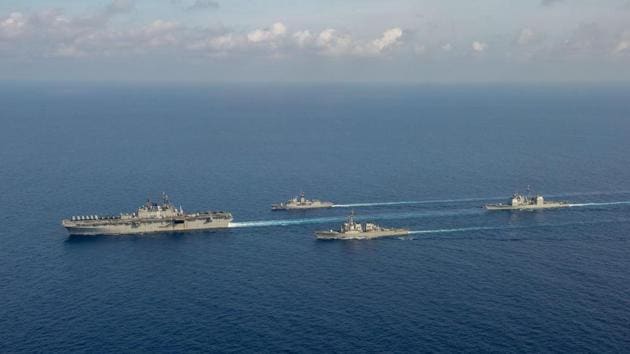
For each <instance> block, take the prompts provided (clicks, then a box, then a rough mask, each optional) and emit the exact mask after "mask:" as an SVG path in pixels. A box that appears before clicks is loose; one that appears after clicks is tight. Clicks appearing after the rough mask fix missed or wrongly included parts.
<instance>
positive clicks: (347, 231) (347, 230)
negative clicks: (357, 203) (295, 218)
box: [315, 211, 409, 240]
mask: <svg viewBox="0 0 630 354" xmlns="http://www.w3.org/2000/svg"><path fill="white" fill-rule="evenodd" d="M408 234H409V230H408V229H388V228H385V227H381V226H379V225H376V224H373V223H365V225H361V224H360V223H357V222H355V221H354V211H353V212H352V214H350V216H348V219H347V220H346V222H344V223H343V225H341V229H340V230H339V231H335V230H328V231H316V232H315V236H316V237H317V239H318V240H367V239H372V238H378V237H388V236H404V235H408Z"/></svg>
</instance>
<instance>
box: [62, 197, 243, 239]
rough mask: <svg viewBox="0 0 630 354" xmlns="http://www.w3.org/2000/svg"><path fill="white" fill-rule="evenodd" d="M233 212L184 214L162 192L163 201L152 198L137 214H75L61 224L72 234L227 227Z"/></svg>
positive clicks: (114, 233) (131, 232) (108, 233)
mask: <svg viewBox="0 0 630 354" xmlns="http://www.w3.org/2000/svg"><path fill="white" fill-rule="evenodd" d="M231 221H232V214H230V213H228V212H224V211H204V212H194V213H184V210H183V209H182V208H181V206H180V207H179V209H177V208H176V207H175V206H173V204H171V202H170V201H169V200H168V196H167V195H166V194H163V195H162V203H161V204H158V203H153V202H151V201H150V200H147V202H146V203H145V204H144V205H142V206H141V207H140V208H138V210H137V211H136V212H134V213H123V214H120V215H116V216H99V215H88V216H73V217H71V218H70V219H64V220H63V221H62V222H61V224H62V225H63V227H65V228H66V229H67V230H68V232H69V233H70V234H71V235H130V234H142V233H154V232H176V231H193V230H210V229H219V228H227V227H228V226H229V224H230V222H231Z"/></svg>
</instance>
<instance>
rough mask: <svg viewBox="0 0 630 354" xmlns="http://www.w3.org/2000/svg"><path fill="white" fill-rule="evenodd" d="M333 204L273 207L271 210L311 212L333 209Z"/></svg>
mask: <svg viewBox="0 0 630 354" xmlns="http://www.w3.org/2000/svg"><path fill="white" fill-rule="evenodd" d="M333 205H334V204H333V203H313V204H309V205H272V206H271V210H274V211H279V210H309V209H326V208H332V207H333Z"/></svg>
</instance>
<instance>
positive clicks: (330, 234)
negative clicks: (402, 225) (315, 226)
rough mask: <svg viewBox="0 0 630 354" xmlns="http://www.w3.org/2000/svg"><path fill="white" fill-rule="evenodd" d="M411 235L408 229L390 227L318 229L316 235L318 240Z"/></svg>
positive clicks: (365, 238)
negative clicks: (361, 230) (386, 228)
mask: <svg viewBox="0 0 630 354" xmlns="http://www.w3.org/2000/svg"><path fill="white" fill-rule="evenodd" d="M405 235H409V230H407V229H389V230H382V231H367V232H344V233H341V232H337V231H318V232H316V233H315V236H316V237H317V239H318V240H370V239H374V238H379V237H392V236H405Z"/></svg>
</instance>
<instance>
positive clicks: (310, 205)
mask: <svg viewBox="0 0 630 354" xmlns="http://www.w3.org/2000/svg"><path fill="white" fill-rule="evenodd" d="M333 205H334V204H333V203H332V202H323V201H321V200H317V199H313V200H309V199H306V198H305V197H304V192H302V194H300V196H299V197H295V198H293V199H289V200H287V201H286V202H284V203H278V204H272V205H271V210H305V209H320V208H332V207H333Z"/></svg>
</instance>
